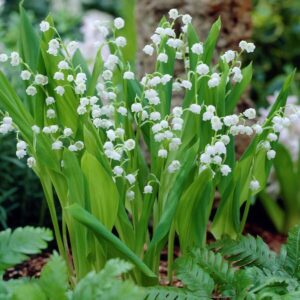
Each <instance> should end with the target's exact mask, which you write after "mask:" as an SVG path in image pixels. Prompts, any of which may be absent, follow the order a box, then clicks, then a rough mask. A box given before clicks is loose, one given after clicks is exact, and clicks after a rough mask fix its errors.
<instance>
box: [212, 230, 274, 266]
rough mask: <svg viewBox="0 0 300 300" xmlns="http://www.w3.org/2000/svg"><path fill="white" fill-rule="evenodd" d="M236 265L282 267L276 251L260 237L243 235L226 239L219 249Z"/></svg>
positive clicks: (219, 244) (219, 245)
mask: <svg viewBox="0 0 300 300" xmlns="http://www.w3.org/2000/svg"><path fill="white" fill-rule="evenodd" d="M217 250H218V251H219V252H220V253H222V255H223V256H224V257H226V259H227V260H229V261H231V262H233V263H234V266H240V267H241V266H257V267H260V268H265V269H269V270H276V269H279V268H280V262H279V261H278V259H277V255H276V253H275V252H274V251H272V250H270V249H269V247H268V246H267V244H266V243H265V242H264V241H263V240H262V239H261V238H260V237H257V238H255V237H253V236H251V235H247V236H242V237H241V238H240V239H238V240H231V239H229V238H228V239H224V240H223V241H222V242H220V243H218V249H217Z"/></svg>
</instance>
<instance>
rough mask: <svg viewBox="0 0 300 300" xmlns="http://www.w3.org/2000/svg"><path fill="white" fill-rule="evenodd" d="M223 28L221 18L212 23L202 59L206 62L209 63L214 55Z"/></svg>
mask: <svg viewBox="0 0 300 300" xmlns="http://www.w3.org/2000/svg"><path fill="white" fill-rule="evenodd" d="M220 30H221V19H220V18H218V20H217V21H216V22H215V23H214V24H213V25H212V27H211V29H210V32H209V34H208V37H207V39H206V41H205V43H204V46H203V48H204V53H203V56H202V60H203V62H204V63H205V64H207V65H209V64H210V63H211V60H212V58H213V55H214V50H215V47H216V44H217V40H218V37H219V34H220Z"/></svg>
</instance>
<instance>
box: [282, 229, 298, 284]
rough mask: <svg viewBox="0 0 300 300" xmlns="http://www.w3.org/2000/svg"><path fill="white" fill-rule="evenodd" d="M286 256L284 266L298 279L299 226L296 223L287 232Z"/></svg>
mask: <svg viewBox="0 0 300 300" xmlns="http://www.w3.org/2000/svg"><path fill="white" fill-rule="evenodd" d="M286 249H287V258H286V262H285V266H284V268H285V269H286V270H287V272H288V273H289V274H291V275H292V276H295V277H297V278H298V280H299V279H300V226H299V225H297V226H295V227H294V228H293V229H291V230H290V232H289V237H288V241H287V245H286Z"/></svg>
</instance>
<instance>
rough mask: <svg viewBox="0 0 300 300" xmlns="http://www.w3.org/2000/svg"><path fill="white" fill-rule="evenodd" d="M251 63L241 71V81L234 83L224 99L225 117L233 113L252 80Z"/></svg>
mask: <svg viewBox="0 0 300 300" xmlns="http://www.w3.org/2000/svg"><path fill="white" fill-rule="evenodd" d="M252 72H253V70H252V63H250V64H249V65H248V66H247V67H245V68H243V69H242V74H243V79H242V81H241V82H239V83H236V84H235V85H234V86H233V87H232V90H231V92H230V93H229V94H228V95H227V97H226V99H225V107H226V115H230V114H232V113H233V112H234V109H235V107H236V105H237V103H238V101H239V100H240V98H241V96H242V94H243V92H244V91H245V90H246V88H247V87H248V86H249V83H250V82H251V79H252Z"/></svg>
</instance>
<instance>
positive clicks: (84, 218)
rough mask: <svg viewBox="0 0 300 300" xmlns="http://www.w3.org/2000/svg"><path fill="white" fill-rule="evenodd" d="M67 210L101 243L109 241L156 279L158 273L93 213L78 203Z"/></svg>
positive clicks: (139, 267) (126, 257) (141, 269)
mask: <svg viewBox="0 0 300 300" xmlns="http://www.w3.org/2000/svg"><path fill="white" fill-rule="evenodd" d="M66 211H67V212H68V213H69V214H70V215H71V216H72V217H73V218H75V219H76V220H77V221H78V222H80V223H82V224H84V225H85V226H87V227H88V228H89V229H90V230H91V231H92V232H93V233H94V234H95V236H96V237H97V239H98V241H99V243H100V244H102V243H103V242H104V241H105V242H107V243H108V244H109V245H110V246H111V247H112V248H113V249H114V250H115V251H118V252H119V255H122V256H123V257H124V258H125V259H127V260H129V261H131V262H132V263H133V264H134V265H135V266H136V267H137V268H138V269H139V270H140V271H142V272H143V273H144V274H145V275H146V276H147V277H149V282H151V281H153V280H154V281H155V280H156V275H155V274H154V273H153V272H152V271H151V270H150V269H149V268H148V267H147V266H146V265H145V264H144V263H143V262H142V261H141V259H140V258H139V257H137V256H136V255H135V253H134V252H132V251H131V250H130V249H129V248H128V247H127V246H126V245H125V244H124V243H123V242H121V241H120V240H119V239H118V238H117V237H116V236H115V235H114V234H112V233H111V232H110V231H109V230H108V229H107V228H106V227H105V226H104V225H103V224H102V223H101V222H100V221H99V220H97V219H96V218H95V217H94V216H93V215H91V214H90V213H88V212H87V211H86V210H84V209H83V208H81V207H80V206H78V205H77V204H73V205H72V206H70V207H68V208H66Z"/></svg>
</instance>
